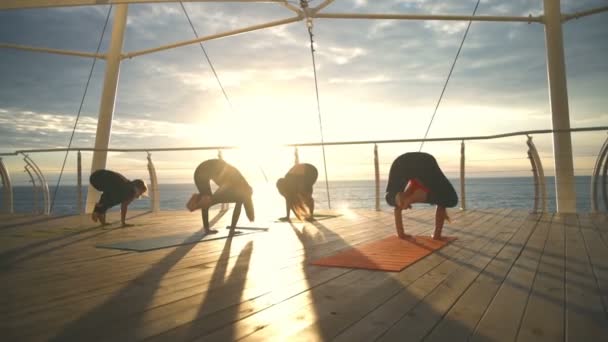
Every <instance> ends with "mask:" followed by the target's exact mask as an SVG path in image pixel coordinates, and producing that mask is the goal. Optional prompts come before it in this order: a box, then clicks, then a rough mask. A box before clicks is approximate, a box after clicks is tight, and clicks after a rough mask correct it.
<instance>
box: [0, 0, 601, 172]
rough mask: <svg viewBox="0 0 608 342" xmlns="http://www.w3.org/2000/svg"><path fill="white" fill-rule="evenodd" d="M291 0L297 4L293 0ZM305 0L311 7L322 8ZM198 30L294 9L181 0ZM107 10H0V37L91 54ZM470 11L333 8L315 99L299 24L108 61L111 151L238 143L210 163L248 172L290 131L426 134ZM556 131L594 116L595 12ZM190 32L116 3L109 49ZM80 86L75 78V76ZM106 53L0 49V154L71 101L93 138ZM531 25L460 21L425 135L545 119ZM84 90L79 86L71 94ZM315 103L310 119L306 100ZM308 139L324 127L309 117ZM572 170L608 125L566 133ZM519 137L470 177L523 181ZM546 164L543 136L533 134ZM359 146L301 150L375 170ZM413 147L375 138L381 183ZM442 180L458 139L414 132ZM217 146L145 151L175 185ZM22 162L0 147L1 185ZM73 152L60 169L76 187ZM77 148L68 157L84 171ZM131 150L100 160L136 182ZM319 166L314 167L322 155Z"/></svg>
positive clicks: (172, 10)
mask: <svg viewBox="0 0 608 342" xmlns="http://www.w3.org/2000/svg"><path fill="white" fill-rule="evenodd" d="M476 2H477V1H475V0H458V1H435V0H413V1H392V0H385V1H366V0H336V1H335V2H334V3H332V4H331V5H330V6H328V7H327V8H326V9H325V10H324V12H348V13H352V12H356V13H433V14H466V15H470V14H471V13H472V11H473V8H474V7H475V4H476ZM293 3H294V4H296V2H293ZM319 3H320V1H319V0H315V1H311V6H315V5H317V4H319ZM607 4H608V2H607V1H606V0H583V1H581V0H576V1H575V0H569V1H564V0H562V1H561V5H562V12H563V13H573V12H579V11H584V10H588V9H592V8H596V7H600V6H606V5H607ZM184 6H185V8H186V11H187V13H188V15H189V16H190V18H191V19H192V21H193V23H194V27H195V29H196V31H197V33H198V35H199V36H204V35H210V34H214V33H218V32H223V31H226V30H233V29H237V28H241V27H246V26H250V25H256V24H260V23H264V22H267V21H271V20H278V19H284V18H288V17H291V16H293V12H291V11H289V10H287V9H286V8H284V7H283V6H280V5H277V4H243V3H190V2H186V3H184ZM110 9H111V8H110V6H107V5H99V6H90V7H65V8H46V9H28V10H7V11H0V43H10V44H20V45H27V46H36V47H48V48H54V49H65V50H73V51H83V52H89V53H93V52H95V51H96V49H97V46H98V44H99V41H100V38H101V37H102V34H103V39H102V43H101V48H100V50H101V52H102V53H103V52H105V51H106V50H107V47H108V42H109V39H110V35H111V27H112V18H113V12H112V13H111V16H110V22H109V23H108V26H107V28H106V30H105V31H104V30H103V27H104V23H105V20H106V17H107V15H108V11H109V10H110ZM542 11H543V10H542V1H541V0H516V1H499V0H483V1H481V2H480V5H479V8H478V10H477V15H509V16H528V15H533V16H536V15H540V14H542ZM466 26H467V22H439V21H396V20H337V19H317V20H315V21H314V23H313V33H314V41H315V63H316V72H317V79H318V89H319V102H317V97H316V93H315V82H314V72H313V64H312V59H311V51H310V45H309V44H310V43H309V36H308V31H307V29H306V26H305V24H304V23H303V22H296V23H292V24H288V25H284V26H279V27H274V28H268V29H264V30H259V31H255V32H250V33H245V34H240V35H237V36H232V37H227V38H222V39H218V40H213V41H209V42H205V43H204V44H203V46H204V48H205V51H206V53H207V54H208V56H209V58H210V60H211V63H212V64H213V67H214V68H215V71H216V72H217V75H218V78H219V80H220V82H221V84H222V86H223V87H224V89H225V91H226V95H227V98H228V100H226V98H225V96H224V94H223V93H222V90H221V88H220V86H219V85H218V80H217V79H216V78H215V77H214V75H213V72H212V69H211V67H210V65H209V63H208V62H207V60H206V59H205V56H204V54H203V51H202V49H201V47H200V46H199V45H198V44H194V45H189V46H184V47H180V48H176V49H172V50H167V51H162V52H157V53H153V54H148V55H144V56H139V57H135V58H132V59H126V60H123V62H122V64H121V69H120V79H119V85H118V92H117V99H116V104H115V112H114V117H113V118H114V121H113V125H112V134H111V140H110V146H109V147H110V148H146V147H147V148H164V147H197V146H225V145H226V146H227V145H230V146H232V145H237V146H240V147H241V148H240V149H238V150H226V151H224V152H223V157H224V158H225V159H226V160H227V161H229V162H230V163H232V164H234V165H235V166H237V167H239V168H240V169H241V171H243V172H244V173H245V174H246V177H249V178H251V179H254V180H258V181H262V180H263V181H271V182H274V179H276V178H278V177H280V176H282V175H283V174H284V173H285V172H286V171H287V170H288V169H289V167H290V166H291V165H292V164H293V160H294V150H293V148H285V147H281V146H282V145H284V144H289V143H308V142H320V141H321V140H322V139H323V140H324V141H326V142H337V141H370V140H389V139H416V138H422V137H424V134H425V131H426V129H427V127H429V122H430V120H431V116H432V115H433V112H434V109H435V107H436V106H437V104H438V100H439V96H440V94H441V90H442V88H443V86H444V84H445V82H446V79H447V76H448V73H449V71H450V67H451V65H452V63H453V61H454V58H455V56H456V52H457V50H458V47H459V45H460V43H461V40H462V38H463V34H464V32H465V29H466ZM563 34H564V47H565V57H566V72H567V78H568V95H569V99H568V100H569V110H570V124H571V127H589V126H606V125H608V110H607V109H606V108H608V97H607V96H606V89H608V12H603V13H599V14H595V15H592V16H588V17H584V18H581V19H577V20H572V21H568V22H566V23H565V24H564V26H563ZM193 38H194V33H193V31H192V28H191V27H190V25H189V24H188V21H187V19H186V15H185V14H184V11H183V10H182V8H181V6H180V4H179V3H161V4H137V5H130V6H129V12H128V22H127V30H126V35H125V41H124V46H123V52H132V51H138V50H142V49H148V48H153V47H157V46H161V45H166V44H171V43H174V42H179V41H185V40H190V39H193ZM93 66H94V68H93V71H92V77H91V81H90V84H89V86H88V87H86V84H87V80H88V76H89V73H90V72H91V68H92V67H93ZM104 69H105V62H104V61H103V60H94V59H92V58H84V57H73V56H63V55H52V54H46V53H40V52H30V51H21V50H15V49H2V48H0V75H2V77H0V152H13V151H16V150H23V149H36V148H65V147H67V146H68V143H69V141H70V136H71V134H72V129H73V128H74V125H75V123H76V117H77V115H78V112H79V107H80V104H81V101H82V99H83V97H84V102H83V106H82V109H81V111H80V112H81V115H80V118H79V120H78V123H77V126H76V130H75V135H74V140H73V142H72V147H82V148H91V147H93V145H94V136H95V130H96V125H97V117H98V111H99V104H100V96H101V89H102V84H103V77H104ZM546 69H547V66H546V53H545V35H544V27H543V26H542V25H541V24H537V23H532V24H528V23H488V22H473V23H472V25H471V28H470V31H469V33H468V36H467V38H466V40H465V42H464V45H463V48H462V51H461V53H460V56H459V58H458V60H457V63H456V65H455V67H454V70H453V73H452V75H451V77H450V80H449V83H448V85H447V88H446V90H445V94H444V96H443V98H442V101H441V102H440V103H439V107H438V110H437V113H436V116H435V118H434V120H433V122H432V125H431V126H430V129H429V133H428V137H430V138H435V137H455V136H468V135H471V136H478V135H492V134H500V133H507V132H514V131H522V130H533V129H550V128H551V109H550V105H549V92H548V82H547V73H546ZM85 89H86V93H85ZM318 109H320V113H321V115H319V111H318ZM319 117H320V118H321V126H322V131H323V134H322V135H321V129H320V122H319V121H320V120H319ZM572 140H573V149H574V155H575V165H574V168H575V174H577V175H588V174H590V172H591V171H592V168H593V165H594V163H595V159H596V157H597V153H598V152H599V150H600V148H601V146H602V144H603V143H604V141H605V140H606V132H594V133H574V134H573V135H572ZM525 142H526V138H525V137H516V138H505V139H496V140H490V141H483V142H468V143H467V145H466V155H467V174H468V175H469V176H472V177H501V176H527V177H529V176H531V172H530V163H529V161H528V159H527V146H526V143H525ZM534 142H535V143H536V145H537V147H538V150H539V153H540V154H541V157H542V158H543V166H544V168H545V173H546V174H547V175H551V174H553V159H552V156H553V148H552V141H551V136H550V135H536V136H534ZM373 148H374V147H373V145H370V144H367V145H352V146H339V147H333V146H327V147H325V159H326V164H324V162H323V150H322V149H321V148H320V147H302V148H300V149H299V155H300V161H302V162H310V163H313V164H315V165H317V167H318V168H319V169H320V170H323V171H322V172H321V177H320V178H321V179H324V178H325V176H324V169H325V168H326V169H327V173H328V178H329V179H330V180H338V179H373V176H374V168H373V158H374V155H373ZM419 149H420V143H410V144H405V143H403V144H381V145H379V157H380V167H381V177H382V178H386V176H387V175H388V169H389V167H390V164H391V162H392V160H394V158H396V157H397V156H398V155H400V154H401V153H404V152H408V151H417V150H419ZM423 151H425V152H429V153H432V154H434V155H435V156H436V157H437V159H438V161H439V163H440V165H441V166H442V168H443V169H444V171H445V172H446V173H447V174H448V176H457V174H458V168H459V162H460V142H451V143H426V144H425V145H424V147H423ZM30 157H32V159H33V160H34V161H35V162H36V163H38V164H39V166H40V167H41V168H42V169H43V171H44V172H45V175H46V176H47V178H48V180H49V181H50V182H51V183H53V182H55V181H56V180H57V178H58V175H59V171H60V170H61V168H62V162H63V159H64V153H44V154H42V153H34V154H31V155H30ZM215 157H217V152H216V151H195V152H171V153H168V152H164V153H162V152H154V153H153V154H152V160H153V162H154V164H155V167H156V170H157V173H158V174H159V179H160V181H161V182H166V183H182V182H190V181H191V179H192V172H193V170H194V169H195V168H196V166H197V165H198V164H199V163H200V162H202V161H203V160H205V159H208V158H215ZM22 159H23V158H22V157H21V156H4V157H2V160H3V162H4V163H5V165H7V168H8V169H9V171H10V173H11V176H12V178H13V182H14V183H17V184H19V183H21V182H27V179H26V175H25V173H24V172H23V167H24V162H23V160H22ZM75 160H76V159H75V154H74V153H70V154H69V156H68V159H67V164H66V167H65V177H66V178H65V181H66V182H68V183H69V182H73V179H74V178H73V174H74V172H75V170H76V162H75ZM90 161H91V153H89V152H84V153H83V170H84V173H85V177H86V175H87V174H88V172H89V170H90ZM146 163H147V160H146V154H145V153H142V152H137V153H135V152H134V153H110V154H109V157H108V164H107V167H108V168H111V169H115V170H118V171H120V172H122V173H124V174H125V175H127V176H129V178H136V177H145V176H146V174H147V169H146ZM324 165H325V166H326V167H324Z"/></svg>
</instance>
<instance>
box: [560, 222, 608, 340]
mask: <svg viewBox="0 0 608 342" xmlns="http://www.w3.org/2000/svg"><path fill="white" fill-rule="evenodd" d="M565 224H566V226H565V227H566V341H601V340H603V339H606V338H607V337H608V320H607V316H606V313H605V310H604V307H603V305H602V300H601V297H600V296H599V295H598V293H599V288H598V283H597V279H596V277H595V274H594V273H593V270H592V268H591V264H590V261H589V257H588V256H587V248H586V246H585V241H584V238H583V236H582V234H581V228H580V226H579V220H578V219H577V217H576V216H575V215H568V216H566V217H565Z"/></svg>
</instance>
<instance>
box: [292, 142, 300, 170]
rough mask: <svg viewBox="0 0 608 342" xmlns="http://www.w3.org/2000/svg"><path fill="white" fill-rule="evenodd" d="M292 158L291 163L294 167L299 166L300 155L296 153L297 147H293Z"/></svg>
mask: <svg viewBox="0 0 608 342" xmlns="http://www.w3.org/2000/svg"><path fill="white" fill-rule="evenodd" d="M293 158H294V161H293V163H294V164H295V165H298V164H300V153H299V152H298V146H296V147H294V151H293Z"/></svg>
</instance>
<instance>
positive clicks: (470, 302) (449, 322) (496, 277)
mask: <svg viewBox="0 0 608 342" xmlns="http://www.w3.org/2000/svg"><path fill="white" fill-rule="evenodd" d="M537 221H538V217H537V215H528V217H526V218H524V219H523V220H519V219H517V220H514V221H512V222H511V224H514V225H521V228H520V229H519V230H518V231H517V233H516V234H515V235H514V236H513V238H512V239H511V240H510V241H508V242H507V243H506V244H505V245H504V246H503V248H502V249H501V250H500V252H499V253H498V254H497V255H496V257H495V258H494V259H492V261H490V263H489V264H488V265H487V267H486V268H485V269H484V270H483V271H482V272H481V274H480V275H479V277H477V279H475V281H474V282H473V283H472V284H471V286H470V287H469V288H468V289H467V290H466V291H465V292H464V294H463V295H462V296H461V297H460V298H459V299H458V301H457V302H456V303H455V304H454V305H453V306H452V308H451V309H450V310H449V311H448V313H447V314H446V316H445V317H444V318H443V319H442V320H441V322H440V323H439V324H438V325H437V326H436V327H435V328H434V329H433V330H432V331H431V333H430V334H429V335H428V336H426V338H425V341H447V340H454V341H465V340H467V339H468V338H469V336H470V335H471V334H472V332H473V331H474V329H475V327H476V326H477V324H478V322H479V320H480V319H481V317H482V316H483V314H484V312H485V311H486V308H487V307H488V305H489V304H490V302H491V301H492V299H493V298H494V296H495V295H496V293H497V291H498V289H499V288H500V285H501V284H502V282H503V281H504V280H505V277H506V275H507V273H508V272H509V270H510V269H511V268H512V266H513V264H514V263H515V261H516V259H517V258H518V257H519V255H520V253H521V251H522V250H523V248H524V245H525V244H526V242H527V241H528V238H529V237H530V235H531V234H532V232H533V231H534V229H535V228H536V224H537Z"/></svg>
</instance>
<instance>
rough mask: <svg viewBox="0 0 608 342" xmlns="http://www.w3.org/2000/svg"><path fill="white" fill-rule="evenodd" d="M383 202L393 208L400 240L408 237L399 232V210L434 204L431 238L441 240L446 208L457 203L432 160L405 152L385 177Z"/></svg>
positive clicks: (400, 227)
mask: <svg viewBox="0 0 608 342" xmlns="http://www.w3.org/2000/svg"><path fill="white" fill-rule="evenodd" d="M385 198H386V202H387V203H388V204H389V205H390V206H391V207H395V211H394V214H395V228H396V230H397V235H399V237H400V238H402V239H403V238H407V237H409V235H408V234H405V231H404V230H403V217H402V213H401V212H402V211H403V210H405V209H411V208H412V204H413V203H429V204H435V205H437V210H436V211H435V232H434V233H433V236H432V237H433V239H436V240H440V239H441V231H442V229H443V224H444V222H445V220H448V221H449V219H450V218H449V217H448V214H447V210H446V208H453V207H455V206H456V204H458V195H456V191H455V190H454V187H453V186H452V184H451V183H450V181H449V180H448V179H447V178H446V176H445V175H444V174H443V172H442V171H441V169H440V168H439V165H438V164H437V161H436V160H435V157H433V156H432V155H430V154H428V153H424V152H408V153H405V154H402V155H401V156H399V157H397V159H395V161H393V164H392V165H391V169H390V172H389V176H388V184H387V185H386V197H385Z"/></svg>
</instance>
